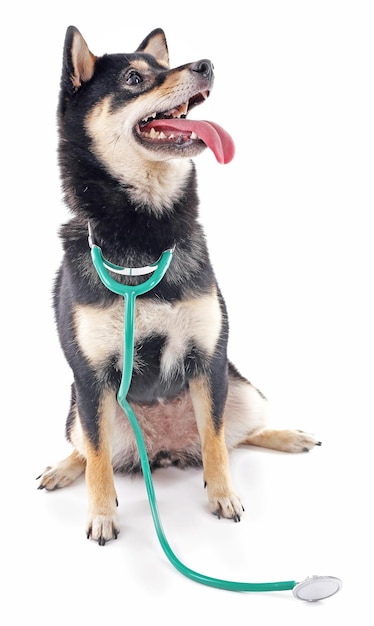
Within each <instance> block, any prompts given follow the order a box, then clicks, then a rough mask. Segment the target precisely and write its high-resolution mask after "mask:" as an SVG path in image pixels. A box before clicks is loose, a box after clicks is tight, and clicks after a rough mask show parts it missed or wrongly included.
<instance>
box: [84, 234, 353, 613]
mask: <svg viewBox="0 0 374 626" xmlns="http://www.w3.org/2000/svg"><path fill="white" fill-rule="evenodd" d="M88 233H89V235H88V242H89V245H90V248H91V257H92V261H93V264H94V266H95V269H96V271H97V273H98V275H99V277H100V279H101V281H102V282H103V284H104V285H105V287H107V288H108V289H109V290H110V291H113V292H114V293H116V294H118V295H120V296H122V297H123V298H124V356H123V371H122V378H121V383H120V387H119V391H118V395H117V400H118V403H119V405H120V406H121V408H122V409H123V410H124V412H125V413H126V415H127V417H128V420H129V422H130V424H131V426H132V428H133V431H134V434H135V438H136V442H137V445H138V450H139V456H140V463H141V467H142V471H143V475H144V480H145V485H146V489H147V495H148V500H149V505H150V508H151V512H152V517H153V522H154V526H155V529H156V533H157V536H158V539H159V542H160V544H161V547H162V548H163V550H164V553H165V554H166V556H167V558H168V559H169V561H170V562H171V563H172V564H173V565H174V567H175V568H176V569H177V570H179V571H180V572H181V573H182V574H183V575H184V576H187V577H188V578H190V579H192V580H194V581H195V582H198V583H201V584H203V585H208V586H210V587H216V588H218V589H226V590H228V591H251V592H260V591H287V590H292V593H293V595H294V596H295V598H298V599H299V600H306V601H309V602H315V601H317V600H322V599H324V598H328V597H330V596H332V595H334V594H335V593H337V592H338V591H339V590H340V589H341V587H342V582H341V580H340V579H339V578H336V577H335V576H311V577H309V578H306V579H305V580H303V581H301V582H296V581H295V580H286V581H279V582H268V583H247V582H235V581H230V580H221V579H218V578H211V577H210V576H206V575H204V574H200V573H198V572H195V571H194V570H192V569H190V568H189V567H186V566H185V565H184V564H183V563H182V562H181V561H180V560H179V559H178V558H177V557H176V555H175V554H174V552H173V551H172V549H171V547H170V545H169V543H168V541H167V539H166V537H165V533H164V531H163V528H162V525H161V521H160V516H159V513H158V508H157V503H156V497H155V492H154V487H153V482H152V477H151V470H150V466H149V461H148V456H147V451H146V447H145V443H144V438H143V433H142V431H141V428H140V426H139V422H138V420H137V418H136V416H135V413H134V411H133V410H132V408H131V406H130V404H129V402H128V401H127V393H128V390H129V387H130V383H131V377H132V369H133V354H134V328H135V301H136V298H137V296H139V295H142V294H144V293H146V292H148V291H150V290H151V289H153V288H154V287H155V286H156V285H158V283H159V282H160V281H161V280H162V278H163V276H164V275H165V273H166V271H167V269H168V267H169V265H170V263H171V260H172V256H173V251H174V249H169V250H165V252H163V253H162V255H161V256H160V258H159V259H158V261H156V262H155V263H152V264H151V265H148V266H146V267H140V268H129V267H121V266H118V265H114V264H113V263H110V262H109V261H107V260H106V259H105V258H104V257H103V255H102V251H101V248H100V247H99V246H97V245H96V244H95V243H94V241H93V237H92V230H91V227H90V225H88ZM109 272H111V273H115V274H119V275H122V276H145V275H148V274H150V277H149V278H147V279H145V280H144V282H142V283H141V284H138V285H124V284H122V283H119V282H118V281H116V280H115V279H113V278H112V276H111V275H110V273H109Z"/></svg>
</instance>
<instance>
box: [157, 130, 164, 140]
mask: <svg viewBox="0 0 374 626" xmlns="http://www.w3.org/2000/svg"><path fill="white" fill-rule="evenodd" d="M158 138H159V139H166V135H165V133H163V132H162V131H161V132H160V133H159V136H158Z"/></svg>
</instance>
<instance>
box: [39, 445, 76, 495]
mask: <svg viewBox="0 0 374 626" xmlns="http://www.w3.org/2000/svg"><path fill="white" fill-rule="evenodd" d="M85 468H86V460H85V459H84V458H83V457H82V456H81V455H80V454H79V452H78V451H77V450H74V451H73V452H72V453H71V454H70V455H69V456H68V457H67V458H66V459H64V460H63V461H60V462H59V463H56V465H54V466H48V467H47V468H46V469H45V470H44V472H43V473H42V474H41V475H40V476H38V478H37V480H40V482H39V486H38V489H47V490H48V491H51V490H52V489H61V488H62V487H66V486H67V485H70V484H71V483H72V482H74V480H75V479H76V478H78V476H80V475H81V474H83V472H84V470H85Z"/></svg>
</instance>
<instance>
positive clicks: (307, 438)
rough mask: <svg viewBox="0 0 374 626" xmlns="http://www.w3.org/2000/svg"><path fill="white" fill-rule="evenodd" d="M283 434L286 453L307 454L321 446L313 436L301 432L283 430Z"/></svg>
mask: <svg viewBox="0 0 374 626" xmlns="http://www.w3.org/2000/svg"><path fill="white" fill-rule="evenodd" d="M282 432H283V443H284V446H285V448H284V449H285V451H286V452H309V450H312V449H313V448H314V446H321V445H322V442H321V441H318V439H316V438H315V436H314V435H310V434H309V433H304V431H302V430H285V431H282Z"/></svg>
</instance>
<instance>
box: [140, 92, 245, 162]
mask: <svg viewBox="0 0 374 626" xmlns="http://www.w3.org/2000/svg"><path fill="white" fill-rule="evenodd" d="M208 96H209V91H201V92H199V93H198V94H195V95H194V96H193V97H192V98H190V99H189V100H188V101H187V102H183V103H182V104H180V105H178V106H176V107H173V108H172V109H169V110H168V111H164V112H161V113H157V112H154V113H151V114H149V115H147V116H146V117H144V118H143V119H142V120H140V121H139V122H138V123H137V125H136V127H135V132H136V134H137V136H138V137H139V138H140V139H141V141H142V142H143V143H146V144H148V145H152V147H154V148H163V147H168V148H175V149H177V150H182V149H184V148H189V147H190V146H193V145H194V144H195V145H197V144H200V145H201V143H203V144H205V146H207V147H208V148H210V149H211V150H212V151H213V153H214V155H215V157H216V159H217V161H218V162H219V163H229V162H230V161H231V160H232V158H233V156H234V152H235V147H234V142H233V140H232V138H231V137H230V135H229V134H228V133H227V132H226V131H225V130H224V129H223V128H222V127H221V126H219V125H218V124H215V123H213V122H208V121H206V120H203V121H196V120H189V119H187V113H188V112H189V111H190V110H191V109H192V108H193V107H195V106H197V105H198V104H200V103H202V102H204V101H205V100H206V99H207V97H208Z"/></svg>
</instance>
